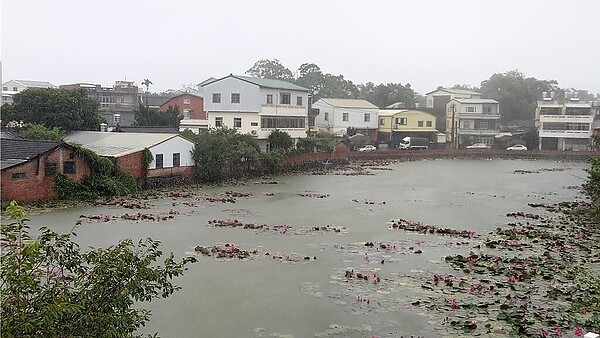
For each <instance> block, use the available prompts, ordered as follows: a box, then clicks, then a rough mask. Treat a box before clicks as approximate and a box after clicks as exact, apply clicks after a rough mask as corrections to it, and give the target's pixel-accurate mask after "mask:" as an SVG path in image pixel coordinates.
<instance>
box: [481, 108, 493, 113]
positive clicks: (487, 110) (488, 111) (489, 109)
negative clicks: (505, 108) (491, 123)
mask: <svg viewBox="0 0 600 338" xmlns="http://www.w3.org/2000/svg"><path fill="white" fill-rule="evenodd" d="M483 113H484V114H491V113H492V107H483Z"/></svg>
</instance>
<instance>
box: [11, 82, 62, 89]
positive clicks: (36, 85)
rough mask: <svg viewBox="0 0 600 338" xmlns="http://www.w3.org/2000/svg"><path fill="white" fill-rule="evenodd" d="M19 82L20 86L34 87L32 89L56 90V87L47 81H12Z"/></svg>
mask: <svg viewBox="0 0 600 338" xmlns="http://www.w3.org/2000/svg"><path fill="white" fill-rule="evenodd" d="M14 81H16V82H19V83H20V84H22V85H24V86H26V87H34V88H58V86H57V85H55V84H53V83H50V82H48V81H32V80H14Z"/></svg>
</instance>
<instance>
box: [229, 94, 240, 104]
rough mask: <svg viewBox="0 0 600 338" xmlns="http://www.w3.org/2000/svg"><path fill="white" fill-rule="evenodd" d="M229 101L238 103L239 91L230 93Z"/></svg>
mask: <svg viewBox="0 0 600 338" xmlns="http://www.w3.org/2000/svg"><path fill="white" fill-rule="evenodd" d="M231 103H240V93H231Z"/></svg>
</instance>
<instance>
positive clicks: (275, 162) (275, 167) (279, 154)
mask: <svg viewBox="0 0 600 338" xmlns="http://www.w3.org/2000/svg"><path fill="white" fill-rule="evenodd" d="M283 156H284V152H283V150H282V149H275V150H273V151H269V152H267V153H264V154H262V156H261V157H262V160H263V162H264V164H265V168H264V173H265V174H267V175H277V174H280V173H281V170H282V169H283V165H282V162H281V161H282V160H283Z"/></svg>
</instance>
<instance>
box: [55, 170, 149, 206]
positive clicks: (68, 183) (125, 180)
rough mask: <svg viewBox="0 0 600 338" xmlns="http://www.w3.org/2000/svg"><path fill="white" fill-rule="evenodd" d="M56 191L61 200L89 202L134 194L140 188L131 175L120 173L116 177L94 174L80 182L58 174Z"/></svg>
mask: <svg viewBox="0 0 600 338" xmlns="http://www.w3.org/2000/svg"><path fill="white" fill-rule="evenodd" d="M54 189H55V191H56V193H57V194H58V197H59V198H60V199H64V200H89V199H98V198H102V197H110V196H124V195H129V194H134V193H136V192H137V191H138V186H137V182H136V181H135V178H133V176H132V175H131V174H130V173H122V172H119V173H117V174H116V175H114V176H109V175H102V174H99V173H93V174H91V175H89V176H86V177H84V178H83V179H82V180H81V181H79V182H75V181H73V180H71V179H69V178H68V177H67V176H65V175H63V174H58V175H56V176H54Z"/></svg>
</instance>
